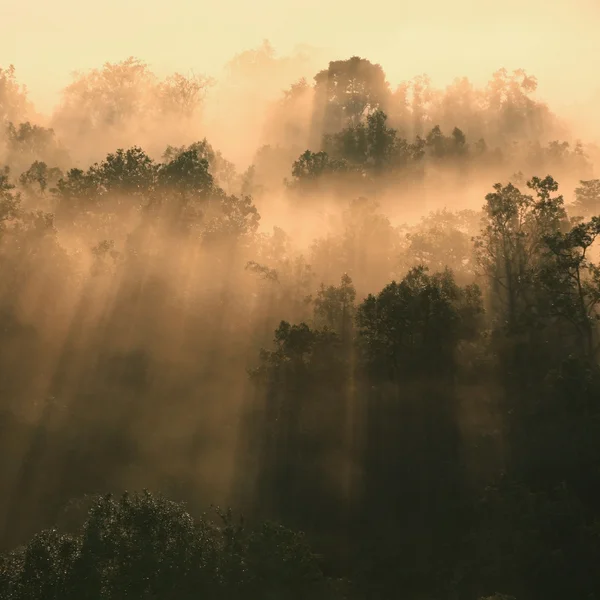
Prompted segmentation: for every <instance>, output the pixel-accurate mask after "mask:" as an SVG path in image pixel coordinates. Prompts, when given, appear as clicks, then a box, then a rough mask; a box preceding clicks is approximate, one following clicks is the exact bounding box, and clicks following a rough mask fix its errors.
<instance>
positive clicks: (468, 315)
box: [357, 266, 483, 381]
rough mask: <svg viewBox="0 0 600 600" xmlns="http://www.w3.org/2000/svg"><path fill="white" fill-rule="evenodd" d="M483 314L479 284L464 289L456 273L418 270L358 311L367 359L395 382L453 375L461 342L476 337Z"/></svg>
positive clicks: (367, 301) (373, 366)
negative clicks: (457, 279)
mask: <svg viewBox="0 0 600 600" xmlns="http://www.w3.org/2000/svg"><path fill="white" fill-rule="evenodd" d="M482 312H483V307H482V302H481V292H480V290H479V288H478V287H477V286H474V285H470V286H466V287H464V288H461V287H459V286H457V285H456V283H455V282H454V278H453V276H452V273H451V272H450V271H445V272H443V273H435V274H433V275H429V274H428V273H427V269H426V268H425V267H422V266H420V267H415V268H413V269H411V270H410V271H409V272H408V274H407V275H406V277H405V278H404V279H403V280H402V281H401V282H400V283H396V282H395V281H393V282H392V283H390V284H389V285H387V286H386V287H385V288H383V290H381V292H379V294H377V295H376V296H375V295H372V294H370V295H369V296H368V297H367V298H366V299H365V300H364V302H363V303H362V304H361V305H360V306H359V307H358V309H357V325H358V335H359V337H360V342H361V346H362V348H363V356H364V359H365V360H366V361H367V364H368V365H369V366H370V367H371V369H374V370H376V371H378V372H380V373H381V374H382V375H383V376H384V377H387V378H389V379H390V380H392V381H399V380H400V379H401V378H403V377H421V376H423V375H424V374H425V373H430V374H436V375H443V374H446V375H447V374H451V373H452V372H453V369H454V351H455V349H456V347H457V344H458V342H459V341H460V340H462V339H471V338H472V337H473V336H474V335H476V333H477V331H478V318H479V316H480V315H481V314H482Z"/></svg>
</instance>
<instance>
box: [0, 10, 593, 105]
mask: <svg viewBox="0 0 600 600" xmlns="http://www.w3.org/2000/svg"><path fill="white" fill-rule="evenodd" d="M598 25H600V0H502V1H498V2H489V1H487V0H421V1H416V2H406V1H405V0H380V1H379V2H357V1H356V0H350V1H347V2H341V1H340V0H301V1H300V0H298V1H297V2H291V1H290V0H277V1H276V0H214V1H213V2H206V1H204V0H170V1H169V2H159V1H158V0H144V1H141V0H102V1H100V2H82V1H81V0H77V1H75V0H55V1H53V2H51V1H49V0H19V1H16V0H0V66H7V65H8V64H11V63H12V64H14V65H15V67H17V70H18V76H19V79H20V81H21V82H23V83H25V84H27V85H28V87H29V89H30V93H31V97H32V99H33V100H34V102H35V103H36V105H37V106H38V107H39V108H40V109H42V110H47V109H48V108H50V107H51V106H52V104H53V103H54V102H55V101H56V97H57V92H58V90H59V89H60V88H61V87H63V86H64V85H65V84H66V83H67V82H68V81H69V76H70V73H71V72H72V71H73V70H78V69H88V68H91V67H96V66H100V65H102V63H104V62H105V61H118V60H122V59H124V58H127V57H128V56H131V55H133V56H136V57H138V58H140V59H143V60H145V61H146V62H148V63H149V64H150V65H151V66H152V68H153V69H154V70H155V72H157V73H158V74H166V73H167V72H171V71H175V70H178V71H181V72H184V73H187V72H189V71H190V70H191V69H193V70H194V71H195V72H196V73H209V74H215V75H216V74H218V71H219V69H220V67H221V66H222V65H223V63H225V62H226V61H227V60H228V59H230V58H231V57H232V56H233V55H234V54H235V53H237V52H241V51H243V50H246V49H248V48H251V47H255V46H257V45H259V44H260V43H261V42H262V40H263V39H268V40H270V41H271V43H272V44H273V46H274V47H275V48H276V50H277V51H278V53H279V54H285V53H288V52H291V51H292V50H293V48H294V47H295V46H296V45H298V44H307V45H310V46H313V47H316V48H318V49H321V50H324V51H325V56H326V57H327V59H336V58H347V57H349V56H351V55H354V54H358V55H360V56H363V57H366V58H368V59H370V60H372V61H373V62H380V63H381V64H382V66H383V67H384V69H385V71H386V72H387V74H388V78H389V79H390V80H391V82H392V83H397V82H398V81H400V80H402V79H406V78H410V77H412V76H414V75H417V74H421V73H427V74H428V75H430V76H431V77H432V78H433V80H434V82H436V83H440V84H443V83H445V82H447V81H449V80H451V79H452V78H453V77H454V76H458V75H467V76H470V77H471V78H473V79H475V80H476V81H481V79H482V78H485V77H487V76H489V75H490V74H491V72H493V71H494V70H496V69H497V68H499V67H502V66H505V67H507V68H518V67H523V68H525V69H527V70H528V71H530V72H531V73H533V74H535V75H537V77H538V79H539V80H540V91H541V92H542V93H543V94H544V95H545V96H546V97H548V98H549V99H550V100H553V101H555V102H558V103H559V104H563V103H569V102H570V100H572V101H573V102H576V103H579V102H585V101H589V99H590V98H591V96H592V95H593V94H594V93H595V92H597V91H598V90H599V89H600V82H598V79H597V77H598V73H600V36H599V35H598V33H597V32H598ZM323 66H325V65H323Z"/></svg>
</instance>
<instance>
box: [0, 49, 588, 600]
mask: <svg viewBox="0 0 600 600" xmlns="http://www.w3.org/2000/svg"><path fill="white" fill-rule="evenodd" d="M261 53H262V54H261ZM277 60H279V59H276V58H275V57H274V56H273V54H272V53H271V51H270V50H269V48H263V49H262V50H260V51H255V52H254V54H252V53H251V54H249V55H242V56H241V57H238V58H237V59H236V61H237V62H235V63H234V65H233V66H234V67H235V68H236V69H238V71H235V69H233V71H234V73H238V75H239V76H240V77H242V76H243V75H244V72H245V71H244V68H245V67H244V64H245V62H244V61H249V63H251V65H252V68H254V67H255V65H256V63H257V62H260V61H262V63H260V64H262V65H263V67H264V68H265V69H268V68H270V67H269V65H271V66H273V65H275V66H277V64H279V63H277ZM232 68H233V67H232ZM273 68H275V67H273ZM242 78H243V77H242ZM205 85H206V81H204V80H201V79H193V78H185V77H182V76H180V75H176V76H173V77H171V78H168V79H167V80H165V81H158V80H156V78H154V76H153V75H152V74H151V73H150V72H149V70H148V69H147V67H146V66H145V65H143V64H141V63H139V62H137V61H134V60H129V61H125V62H124V63H120V64H118V65H105V67H104V68H103V69H100V70H98V71H94V72H92V73H90V74H87V75H81V76H79V79H76V80H75V81H74V83H73V84H72V85H71V86H70V87H69V88H67V90H65V93H64V95H63V103H62V104H61V106H60V107H59V109H57V111H56V113H55V115H54V116H53V117H52V121H51V123H46V124H45V125H44V126H42V125H37V124H34V121H33V120H27V119H29V118H31V119H33V117H30V114H31V108H28V104H27V98H26V95H25V92H24V90H23V89H22V88H21V87H20V86H19V84H18V83H17V81H16V78H15V73H14V70H12V69H6V70H0V123H2V126H3V131H4V133H3V134H2V135H3V136H4V137H3V138H1V140H2V143H3V154H2V155H1V157H2V160H3V164H5V167H3V170H2V171H1V172H0V450H1V451H0V489H1V490H2V494H1V496H0V545H1V546H2V550H3V551H4V554H3V555H2V556H1V558H0V598H2V599H7V600H9V599H10V600H25V599H27V600H64V599H73V600H75V599H77V600H79V599H82V600H85V599H88V600H92V599H94V600H96V599H97V600H100V599H102V600H105V599H107V600H108V599H111V600H117V599H119V600H120V599H124V598H135V599H142V598H143V599H153V600H167V599H168V600H171V599H173V600H175V599H177V600H185V599H187V598H200V597H203V598H204V597H205V598H223V599H236V598H244V599H246V598H256V599H258V598H260V599H266V598H273V599H275V598H277V599H278V600H279V599H286V598H290V599H295V598H297V599H305V598H306V599H308V598H316V599H319V598H323V599H324V600H329V599H336V598H340V599H341V598H356V599H363V598H365V599H373V600H376V599H377V600H378V599H382V600H383V599H386V600H387V599H390V598H407V599H415V600H418V599H431V600H433V599H453V598H454V599H460V600H462V599H465V600H478V599H481V598H488V599H490V598H494V599H496V600H508V599H509V598H516V600H559V599H560V600H564V599H566V598H573V599H578V600H579V599H581V600H593V599H597V598H600V569H599V568H598V565H599V564H600V508H599V507H600V366H599V352H600V335H599V334H600V327H599V321H600V253H599V251H598V248H597V244H596V240H597V238H598V236H599V235H600V181H599V180H597V179H594V177H593V174H594V173H593V169H594V165H593V157H594V152H595V150H594V148H593V147H592V146H584V145H582V144H580V143H577V142H573V140H570V141H560V140H561V139H563V138H560V137H559V136H562V135H564V136H565V137H568V132H567V131H565V130H564V128H561V125H560V122H559V120H558V118H557V117H555V116H554V115H553V114H552V113H551V112H550V110H549V109H548V108H547V107H546V106H545V105H543V104H542V103H540V102H539V101H537V100H535V99H534V98H533V93H534V91H535V87H536V82H535V78H533V77H530V76H528V75H527V74H525V73H523V72H520V71H518V72H515V73H512V74H510V73H507V72H505V71H500V72H498V73H496V74H495V75H494V77H493V78H492V80H491V81H490V83H489V85H488V86H487V87H486V88H484V89H481V90H477V89H475V88H473V86H472V85H471V84H470V83H469V82H468V81H466V80H457V82H455V84H454V85H453V86H450V87H449V88H448V89H446V90H435V89H432V87H431V86H430V84H429V83H428V81H427V80H426V79H424V78H417V79H415V80H413V81H411V82H407V83H405V84H402V85H401V86H399V87H398V88H397V89H396V90H392V89H391V88H390V86H389V84H388V83H387V82H386V80H385V74H384V73H383V70H382V69H381V67H379V66H378V65H373V64H371V63H370V62H369V61H366V60H364V59H359V58H352V59H350V60H348V61H338V62H333V63H331V64H330V65H329V68H328V69H326V70H324V71H322V72H319V73H318V74H317V75H316V76H315V78H314V85H309V84H308V83H307V82H306V81H300V82H299V83H297V84H294V85H293V86H292V87H291V88H290V89H289V90H288V91H287V92H286V93H285V95H284V97H283V99H281V100H280V101H278V102H277V103H275V104H274V105H273V107H272V108H271V112H270V113H269V119H268V122H267V123H266V126H265V133H264V136H263V139H262V142H265V143H264V144H263V145H262V146H260V148H259V150H258V151H257V153H256V157H255V160H254V163H253V165H252V166H251V167H249V168H248V169H247V170H246V171H244V172H243V173H238V172H237V170H236V168H235V166H234V165H233V164H232V163H230V162H229V161H228V160H227V159H226V158H225V157H223V155H222V154H221V153H220V152H218V151H217V150H215V149H214V148H213V147H212V146H211V145H210V144H209V143H208V142H207V141H206V140H202V141H191V140H189V139H186V137H185V135H184V134H183V133H182V132H184V131H185V130H186V126H189V127H190V128H191V127H192V123H194V122H196V121H195V120H198V119H200V116H199V115H200V112H199V111H200V110H201V108H202V99H203V97H204V86H205ZM240 85H241V84H240ZM307 106H308V107H309V109H306V110H304V109H305V108H306V107H307ZM28 110H29V112H28ZM148 115H151V117H152V120H153V123H155V126H156V127H157V128H161V131H162V132H163V134H164V131H165V128H167V127H170V126H173V127H174V128H175V129H174V133H173V135H172V137H173V139H172V141H170V142H169V143H170V144H171V145H167V147H166V149H165V148H164V147H162V148H161V149H160V151H155V150H154V149H151V150H152V151H151V150H144V149H142V148H141V147H140V146H138V145H136V144H137V143H138V142H137V141H136V140H130V139H129V138H128V137H127V136H131V137H135V136H138V135H139V136H141V137H143V135H147V134H148V130H147V128H145V125H144V123H146V121H145V120H144V119H147V118H149V117H148ZM140 123H141V125H140ZM174 123H175V124H176V125H177V127H175V125H173V124H174ZM182 124H183V125H182ZM46 125H51V126H52V127H46ZM175 130H176V131H177V132H178V133H175ZM167 131H168V129H167ZM240 135H241V134H240ZM92 141H95V142H97V144H98V147H103V145H105V144H108V143H113V144H114V147H116V148H119V147H121V148H122V149H118V150H115V151H111V152H109V153H108V154H104V158H102V157H99V158H98V159H97V160H96V159H93V160H90V161H89V163H91V166H89V163H87V164H84V161H85V160H87V159H86V158H80V157H81V156H83V157H87V156H88V155H89V153H90V152H92V151H91V150H90V148H91V146H92V145H93V144H92V143H91V142H92ZM149 144H150V146H152V144H151V143H150V142H149ZM307 148H308V149H307ZM92 155H93V152H92ZM94 160H96V162H94ZM74 164H75V165H77V167H73V165H74ZM548 173H552V174H553V176H550V175H548ZM554 177H556V178H557V179H558V178H559V177H560V178H561V180H564V181H565V182H566V185H565V188H564V190H565V191H564V194H565V196H563V195H562V194H563V188H562V187H561V189H560V190H559V185H558V183H557V181H556V180H555V179H554ZM496 181H499V182H500V183H495V182H496ZM569 186H570V187H569ZM473 194H475V196H476V200H474V201H473ZM425 198H429V199H430V200H428V201H427V203H425V201H424V199H425ZM269 214H274V215H281V217H280V218H281V219H282V221H284V222H282V223H281V227H280V226H275V227H273V229H272V231H271V232H269V231H265V229H264V228H262V229H261V218H265V217H268V216H269ZM408 215H410V218H409V217H408ZM415 215H418V217H419V218H415ZM288 228H289V229H290V230H293V231H294V232H295V233H294V235H295V236H297V237H294V235H292V234H289V233H286V229H288ZM302 228H304V230H303V231H301V232H300V233H299V231H300V229H302ZM307 231H308V232H309V233H310V236H309V237H310V240H309V241H308V242H307V241H306V237H305V236H304V237H303V234H305V233H306V232H307ZM124 489H151V490H156V493H154V492H153V493H152V494H151V493H149V492H144V493H140V494H135V493H131V494H125V495H122V490H124ZM109 491H112V492H113V493H114V494H115V495H114V496H111V495H105V494H107V493H108V492H109ZM161 494H164V495H165V497H166V498H168V500H167V499H165V498H164V497H163V496H162V495H161ZM211 503H214V504H219V505H221V506H231V507H232V509H233V512H229V511H226V512H220V511H218V510H216V511H211V512H210V514H209V516H206V515H204V516H200V515H202V514H203V511H205V510H207V509H208V507H209V506H210V505H211ZM188 511H189V512H188ZM190 515H197V517H192V516H190ZM235 515H239V516H235ZM242 515H243V516H244V519H242V518H241V516H242ZM276 523H281V524H283V525H278V524H276ZM39 531H42V533H36V532H39ZM300 531H302V532H304V533H303V534H300V533H298V532H300Z"/></svg>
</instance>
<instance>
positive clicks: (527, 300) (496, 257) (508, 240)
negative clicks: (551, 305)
mask: <svg viewBox="0 0 600 600" xmlns="http://www.w3.org/2000/svg"><path fill="white" fill-rule="evenodd" d="M527 185H528V187H529V188H530V189H532V190H533V191H534V192H535V193H536V198H534V197H533V196H531V195H527V194H523V193H521V191H520V190H519V189H518V188H516V187H515V186H514V185H513V184H511V183H509V184H508V185H506V186H502V185H501V184H499V183H497V184H496V185H495V186H494V190H495V191H494V192H493V193H490V194H488V195H487V196H486V205H485V206H484V210H485V214H486V218H485V221H484V229H483V230H482V232H481V234H480V235H479V236H477V237H476V238H475V252H476V258H477V261H478V263H479V265H480V267H481V268H482V269H483V272H484V273H485V274H486V275H487V276H488V277H489V278H490V280H491V282H492V286H493V289H492V291H493V294H494V295H493V299H494V300H497V301H498V302H499V305H498V306H496V307H495V309H494V310H495V312H496V315H497V316H498V318H499V319H500V322H501V323H502V326H503V327H506V328H507V330H508V331H509V332H512V333H517V332H519V331H521V332H522V331H523V328H524V327H528V326H531V325H532V324H533V323H534V321H536V320H537V318H538V315H537V310H536V307H537V301H536V297H537V295H538V285H539V282H538V279H539V274H540V270H541V268H542V266H543V262H544V261H545V259H546V246H545V242H544V239H545V236H547V235H551V234H553V233H556V232H558V231H560V230H561V228H563V227H564V226H565V224H566V212H565V209H564V206H563V204H564V201H563V198H562V196H554V197H553V196H552V193H553V192H556V191H557V190H558V184H557V183H556V182H555V181H554V179H552V178H551V177H550V176H548V177H546V178H545V179H540V178H538V177H534V178H533V179H532V180H530V181H529V182H528V183H527Z"/></svg>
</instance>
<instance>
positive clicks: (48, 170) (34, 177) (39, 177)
mask: <svg viewBox="0 0 600 600" xmlns="http://www.w3.org/2000/svg"><path fill="white" fill-rule="evenodd" d="M61 178H62V172H61V170H60V169H59V168H58V167H48V165H47V164H46V163H45V162H40V161H37V160H36V161H35V162H33V163H32V164H31V166H30V167H29V168H28V169H27V171H25V172H23V173H21V175H20V176H19V183H20V184H21V185H23V186H25V187H27V186H32V185H33V184H37V186H38V188H39V192H40V193H41V194H42V196H44V195H45V194H46V190H47V189H48V185H52V184H56V183H58V181H59V180H60V179H61Z"/></svg>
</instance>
